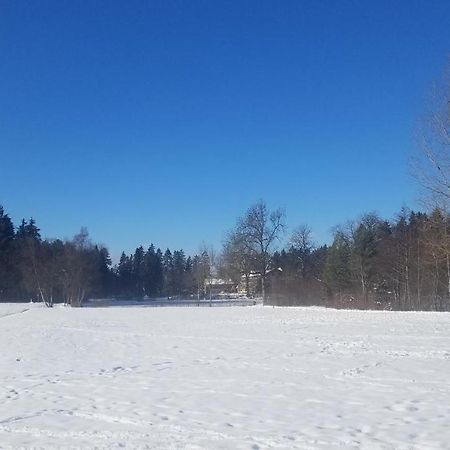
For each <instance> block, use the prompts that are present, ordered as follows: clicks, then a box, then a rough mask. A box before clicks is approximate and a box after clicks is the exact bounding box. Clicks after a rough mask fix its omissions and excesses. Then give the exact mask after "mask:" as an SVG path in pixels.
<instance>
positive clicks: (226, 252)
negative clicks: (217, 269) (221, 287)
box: [221, 230, 254, 297]
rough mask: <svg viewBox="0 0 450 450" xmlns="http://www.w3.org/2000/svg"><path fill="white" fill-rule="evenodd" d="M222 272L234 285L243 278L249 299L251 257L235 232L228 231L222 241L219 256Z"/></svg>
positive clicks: (241, 237) (241, 239)
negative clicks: (221, 249)
mask: <svg viewBox="0 0 450 450" xmlns="http://www.w3.org/2000/svg"><path fill="white" fill-rule="evenodd" d="M221 261H222V270H223V273H224V275H225V276H226V277H227V278H231V279H232V280H233V281H234V282H235V283H236V284H238V283H239V282H240V280H241V277H245V291H246V294H247V297H250V274H251V272H252V270H253V263H254V261H253V256H252V254H251V253H250V252H249V250H248V248H247V247H246V246H245V243H244V240H243V236H242V235H240V234H239V233H237V232H236V231H235V230H233V231H230V232H229V233H228V234H227V236H226V238H225V241H224V245H223V251H222V255H221Z"/></svg>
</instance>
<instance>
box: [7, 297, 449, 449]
mask: <svg viewBox="0 0 450 450" xmlns="http://www.w3.org/2000/svg"><path fill="white" fill-rule="evenodd" d="M0 342H1V357H0V447H1V448H11V447H13V448H16V447H23V448H45V449H50V448H60V447H64V448H105V449H113V448H170V449H176V448H189V449H196V448H206V449H215V448H221V449H234V448H243V449H253V450H256V449H259V448H261V449H264V448H271V447H273V448H302V449H303V448H305V449H309V448H314V449H315V448H320V449H332V448H370V449H378V448H379V449H391V448H397V449H414V448H417V449H434V448H449V446H450V314H448V313H394V312H359V311H336V310H326V309H321V308H269V307H259V306H256V307H228V308H177V307H166V308H142V307H141V308H140V307H109V308H82V309H69V308H62V307H55V308H53V309H45V308H42V307H39V306H37V305H26V304H20V305H13V304H0Z"/></svg>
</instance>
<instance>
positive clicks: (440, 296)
mask: <svg viewBox="0 0 450 450" xmlns="http://www.w3.org/2000/svg"><path fill="white" fill-rule="evenodd" d="M285 231H286V225H285V213H284V211H282V210H281V209H277V210H274V211H270V210H269V208H268V207H267V205H266V204H265V203H264V202H263V201H260V202H258V203H257V204H255V205H253V206H252V207H250V208H249V209H248V210H247V211H246V213H245V214H244V215H243V216H242V217H241V218H239V219H238V221H237V222H236V226H235V227H234V228H233V229H232V230H230V231H229V232H228V233H227V235H226V238H225V240H224V243H223V248H222V251H221V252H220V253H219V254H218V255H217V256H216V255H215V252H214V251H213V249H208V248H206V247H205V248H203V250H202V251H200V252H199V253H198V254H196V255H194V256H186V254H185V252H184V251H183V250H175V251H173V252H172V251H171V250H170V249H166V250H165V251H164V252H163V251H162V250H161V249H159V248H155V246H154V245H153V244H152V245H150V246H149V247H148V249H147V250H145V249H144V248H143V247H142V246H140V247H138V248H136V250H135V251H134V253H132V254H130V255H127V254H125V253H122V255H121V257H120V260H119V262H118V263H117V264H116V265H112V263H111V258H110V256H109V253H108V250H107V249H106V248H105V247H104V246H101V245H98V244H94V243H92V241H91V240H90V238H89V235H88V233H87V231H86V229H84V228H82V229H81V231H80V233H78V234H77V235H76V236H74V237H73V238H72V239H70V240H60V239H55V240H49V239H43V238H42V237H41V234H40V229H39V228H38V227H37V225H36V223H35V221H34V220H33V219H30V220H28V221H26V220H22V222H21V224H20V225H19V226H18V227H17V228H16V227H14V224H13V222H12V220H11V219H10V217H9V215H8V214H7V213H6V212H5V211H4V209H3V207H0V301H11V300H30V299H32V300H34V301H42V302H44V303H45V304H46V305H48V306H52V305H53V303H54V302H63V303H65V304H68V305H71V306H81V305H82V303H83V302H84V301H85V300H86V299H87V298H88V297H99V298H101V297H116V298H124V299H138V298H156V297H168V298H173V297H183V298H188V297H195V298H198V299H200V298H204V297H205V296H206V295H207V293H206V290H207V280H208V279H209V278H210V277H213V276H215V277H221V278H223V279H225V280H231V281H232V282H233V284H234V286H236V287H237V286H238V285H241V286H246V290H247V294H248V295H249V296H250V295H252V294H256V295H260V296H262V297H263V298H264V301H265V303H267V304H274V305H291V306H293V305H323V306H334V307H345V308H364V309H395V310H436V311H441V310H449V309H450V217H449V215H448V214H447V213H445V212H444V211H443V210H442V209H439V208H436V209H434V210H433V211H432V212H431V213H430V214H426V213H422V212H414V211H408V210H406V209H402V210H401V211H400V212H399V213H398V214H397V216H396V218H395V219H394V220H390V221H389V220H385V219H382V218H380V217H379V216H378V215H376V214H375V213H369V214H365V215H363V216H362V217H360V218H359V219H357V220H354V221H350V222H348V223H346V224H344V225H342V226H338V227H336V228H335V229H334V233H333V241H332V243H331V245H329V246H327V245H316V243H315V242H314V240H313V239H312V231H311V229H310V228H309V227H308V226H306V225H302V226H299V227H297V228H296V229H295V230H294V231H293V232H292V233H291V235H290V236H289V237H288V241H287V244H286V245H285V246H284V248H281V249H280V248H279V247H280V244H281V242H282V239H283V238H284V237H286V236H285V235H286V233H285ZM252 278H253V280H255V279H256V284H255V286H254V291H253V292H250V281H251V279H252Z"/></svg>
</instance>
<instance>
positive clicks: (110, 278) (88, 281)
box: [0, 206, 214, 306]
mask: <svg viewBox="0 0 450 450" xmlns="http://www.w3.org/2000/svg"><path fill="white" fill-rule="evenodd" d="M213 253H214V252H213V251H211V250H208V249H206V248H205V249H203V250H202V251H200V252H199V254H198V255H194V256H192V257H191V256H186V255H185V252H184V251H183V250H175V251H173V252H172V251H171V250H170V249H166V250H165V251H164V252H162V251H161V249H159V248H157V249H156V248H155V246H154V245H153V244H152V245H150V247H149V248H148V249H147V250H144V248H143V247H142V246H140V247H138V248H136V250H135V251H134V253H132V254H130V255H126V254H125V253H122V255H121V257H120V260H119V262H118V264H116V265H112V262H111V258H110V255H109V252H108V250H107V248H106V247H104V246H103V245H98V244H94V243H93V242H92V241H91V239H90V238H89V234H88V232H87V230H86V229H85V228H82V229H81V231H80V232H79V233H78V234H77V235H75V236H74V237H73V238H72V239H68V240H67V239H66V240H61V239H43V238H42V237H41V232H40V229H39V228H38V227H37V225H36V222H35V220H34V219H32V218H31V219H29V220H28V221H27V220H24V219H23V220H22V222H21V224H20V226H18V227H15V226H14V224H13V222H12V220H11V218H10V217H9V215H8V214H7V213H6V212H5V210H4V208H3V207H2V206H0V301H16V300H20V301H24V300H28V301H29V300H33V301H42V302H44V303H45V304H46V305H47V306H52V305H53V304H54V303H55V302H60V303H64V304H67V305H71V306H81V305H82V304H83V302H84V301H85V300H86V299H87V298H89V297H95V298H106V297H116V298H125V299H138V298H145V297H148V298H154V297H161V296H164V297H169V298H170V297H175V296H191V295H195V296H196V297H197V298H199V299H200V298H203V297H204V296H205V280H206V279H207V278H208V277H211V276H212V266H213V264H212V257H213Z"/></svg>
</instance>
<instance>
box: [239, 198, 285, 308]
mask: <svg viewBox="0 0 450 450" xmlns="http://www.w3.org/2000/svg"><path fill="white" fill-rule="evenodd" d="M284 230H285V213H284V211H283V210H282V209H277V210H275V211H269V209H268V208H267V205H266V203H265V202H263V201H262V200H261V201H259V202H258V203H256V204H255V205H253V206H251V207H250V208H249V209H248V210H247V212H246V214H245V215H244V217H242V218H240V219H239V220H238V224H237V229H236V233H237V234H238V235H239V239H240V240H241V241H242V245H243V246H244V248H245V250H246V252H247V253H248V255H249V256H250V257H251V258H252V259H253V261H254V265H255V268H256V270H257V272H258V273H259V274H260V276H261V290H262V297H263V300H264V299H265V297H266V288H265V284H266V277H267V271H268V270H269V263H270V257H271V253H272V250H273V247H274V244H275V242H276V241H277V240H278V239H279V238H280V236H281V234H282V233H283V232H284Z"/></svg>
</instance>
